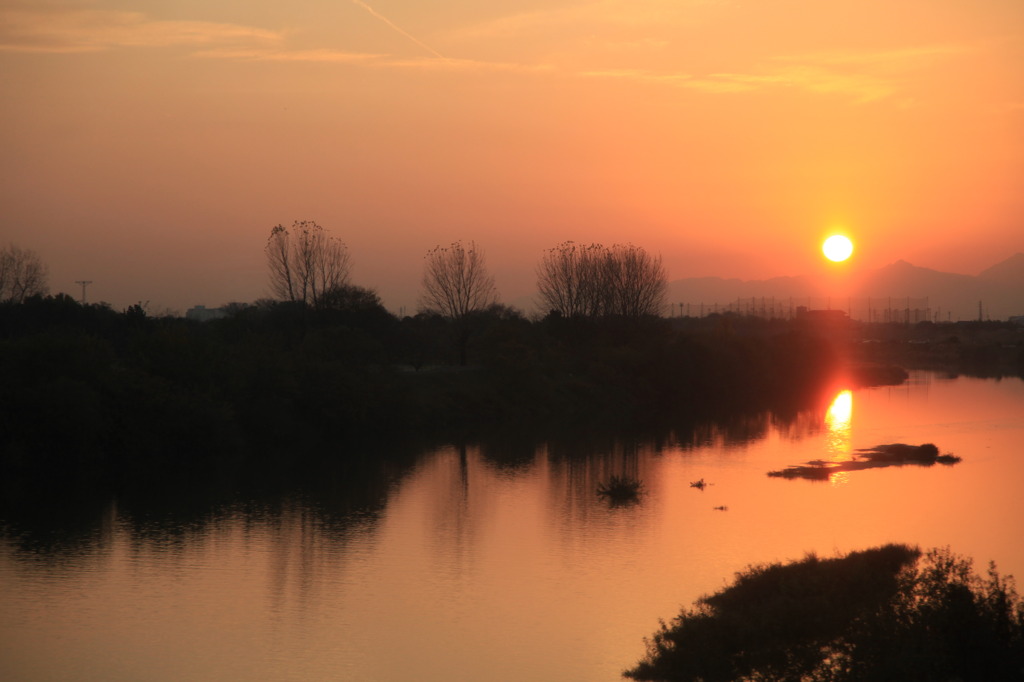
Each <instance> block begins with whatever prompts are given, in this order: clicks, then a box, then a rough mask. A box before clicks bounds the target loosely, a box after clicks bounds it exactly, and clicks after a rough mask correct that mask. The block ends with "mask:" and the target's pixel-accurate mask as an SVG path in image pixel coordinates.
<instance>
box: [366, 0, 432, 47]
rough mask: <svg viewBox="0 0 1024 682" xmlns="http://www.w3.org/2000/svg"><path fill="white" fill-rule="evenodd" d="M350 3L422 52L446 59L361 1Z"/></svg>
mask: <svg viewBox="0 0 1024 682" xmlns="http://www.w3.org/2000/svg"><path fill="white" fill-rule="evenodd" d="M352 2H354V3H356V4H357V5H359V6H360V7H362V8H363V9H365V10H366V11H367V12H369V13H370V14H372V15H373V16H375V17H377V18H378V19H380V20H381V21H383V22H384V23H385V24H387V25H388V26H390V27H391V28H393V29H395V30H396V31H398V32H399V33H401V34H402V35H403V36H405V37H406V38H408V39H409V40H411V41H412V42H414V43H416V44H417V45H419V46H420V47H422V48H423V49H424V50H426V51H427V52H429V53H430V54H432V55H434V56H435V57H438V58H440V59H447V57H445V56H444V55H443V54H441V53H440V52H438V51H437V50H435V49H434V48H432V47H431V46H430V45H427V44H426V43H424V42H423V41H422V40H419V39H418V38H417V37H416V36H414V35H410V34H409V33H408V32H407V31H404V30H402V28H401V27H400V26H396V25H395V22H393V21H391V20H390V19H388V18H387V17H386V16H384V15H382V14H379V13H378V12H377V11H376V10H375V9H373V8H372V7H370V6H369V5H367V4H366V3H365V2H363V0H352Z"/></svg>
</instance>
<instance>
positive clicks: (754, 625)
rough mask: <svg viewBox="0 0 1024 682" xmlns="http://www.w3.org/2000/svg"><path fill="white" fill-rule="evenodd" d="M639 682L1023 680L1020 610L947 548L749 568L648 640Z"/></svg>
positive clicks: (1005, 591)
mask: <svg viewBox="0 0 1024 682" xmlns="http://www.w3.org/2000/svg"><path fill="white" fill-rule="evenodd" d="M624 674H625V675H626V676H627V677H630V678H633V679H636V680H703V681H705V682H714V681H717V680H723V681H724V680H738V679H758V680H811V681H814V680H821V681H826V680H827V681H830V682H839V681H845V680H887V679H892V680H938V679H961V680H1014V679H1024V605H1022V603H1021V601H1020V599H1019V598H1018V596H1017V594H1016V592H1015V591H1014V587H1013V581H1012V579H1011V578H1005V579H1004V578H1001V577H1000V576H999V574H998V573H997V572H996V570H995V567H994V566H990V568H989V572H988V577H987V579H981V578H979V577H977V576H975V575H974V574H973V572H972V571H971V562H970V561H969V560H967V559H963V558H961V557H957V556H955V555H953V554H952V553H951V552H950V551H949V550H948V549H943V550H931V551H929V552H928V553H926V554H924V555H922V554H921V552H920V551H919V550H918V549H916V548H912V547H908V546H906V545H886V546H884V547H879V548H874V549H869V550H866V551H863V552H852V553H850V554H849V555H847V556H845V557H840V558H834V559H819V558H818V557H816V556H813V555H811V556H808V557H806V558H805V559H803V560H802V561H798V562H794V563H790V564H788V565H780V564H771V565H762V566H754V567H751V568H748V569H747V570H746V571H745V572H743V573H740V574H738V575H737V577H736V581H735V583H734V584H733V585H732V586H730V587H727V588H725V589H724V590H722V591H720V592H718V593H716V594H713V595H710V596H705V597H702V598H701V599H699V600H698V601H697V603H696V605H695V607H694V608H691V609H686V610H684V611H683V612H682V613H681V614H680V615H679V616H677V617H676V618H675V619H673V621H672V622H671V624H669V625H666V624H665V623H662V624H661V629H660V630H659V632H657V633H656V634H655V635H654V637H653V638H651V639H650V640H648V651H647V655H646V657H645V658H644V659H643V660H642V661H640V663H639V664H638V665H637V666H636V667H634V668H632V669H630V670H627V671H626V672H625V673H624Z"/></svg>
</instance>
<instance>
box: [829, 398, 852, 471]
mask: <svg viewBox="0 0 1024 682" xmlns="http://www.w3.org/2000/svg"><path fill="white" fill-rule="evenodd" d="M852 418H853V391H850V390H844V391H840V392H839V393H838V394H837V395H836V397H835V399H833V400H832V404H831V405H829V406H828V411H826V412H825V428H826V429H827V430H828V451H829V454H830V455H831V456H832V459H834V460H839V459H847V457H848V456H849V454H850V451H851V445H850V422H851V420H852Z"/></svg>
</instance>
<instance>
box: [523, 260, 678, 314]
mask: <svg viewBox="0 0 1024 682" xmlns="http://www.w3.org/2000/svg"><path fill="white" fill-rule="evenodd" d="M666 286H667V283H666V278H665V269H664V267H662V264H661V258H660V257H657V258H655V257H653V256H651V255H650V254H648V253H647V252H646V251H645V250H643V249H642V248H640V247H638V246H633V245H632V244H627V245H622V244H615V245H613V246H612V247H611V248H607V247H605V246H602V245H600V244H588V245H582V244H576V243H575V242H571V241H570V242H563V243H562V244H559V245H558V246H556V247H555V248H553V249H549V250H548V251H547V252H546V253H545V255H544V257H543V258H542V259H541V263H540V266H539V267H538V268H537V290H538V292H539V294H540V299H541V303H542V305H543V306H544V307H545V308H547V309H548V310H549V311H553V312H558V313H559V314H561V315H563V316H566V317H599V316H603V315H622V316H625V317H641V316H644V315H657V314H659V313H660V312H661V309H662V307H663V306H664V300H665V289H666Z"/></svg>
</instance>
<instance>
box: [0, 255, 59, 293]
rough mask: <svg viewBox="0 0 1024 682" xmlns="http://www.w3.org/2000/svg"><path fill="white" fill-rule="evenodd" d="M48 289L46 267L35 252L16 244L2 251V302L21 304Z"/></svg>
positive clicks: (0, 285)
mask: <svg viewBox="0 0 1024 682" xmlns="http://www.w3.org/2000/svg"><path fill="white" fill-rule="evenodd" d="M48 289H49V288H48V287H47V283H46V266H45V265H43V261H42V260H41V259H40V258H39V255H38V254H37V253H36V252H35V251H32V250H31V249H22V248H21V247H19V246H17V245H15V244H8V245H7V246H6V247H4V248H3V249H0V302H4V303H21V302H22V301H24V300H25V299H26V298H28V297H29V296H36V295H43V294H45V293H46V292H47V291H48Z"/></svg>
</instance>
